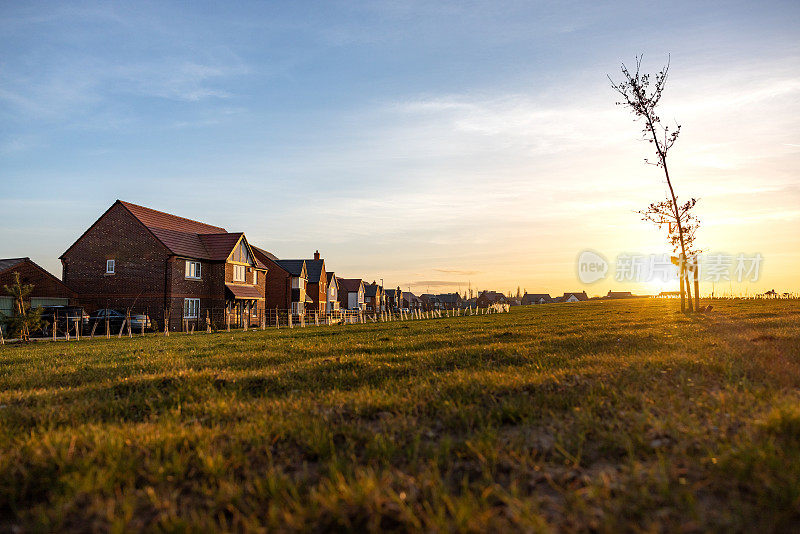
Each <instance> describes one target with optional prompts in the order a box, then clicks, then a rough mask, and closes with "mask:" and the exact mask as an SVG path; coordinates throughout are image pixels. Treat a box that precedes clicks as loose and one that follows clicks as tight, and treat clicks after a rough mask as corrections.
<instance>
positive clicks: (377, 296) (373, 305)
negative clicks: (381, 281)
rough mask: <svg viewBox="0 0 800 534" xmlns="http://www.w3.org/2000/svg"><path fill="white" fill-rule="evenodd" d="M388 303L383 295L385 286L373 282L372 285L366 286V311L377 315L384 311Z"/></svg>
mask: <svg viewBox="0 0 800 534" xmlns="http://www.w3.org/2000/svg"><path fill="white" fill-rule="evenodd" d="M385 304H386V301H385V299H384V295H383V286H381V285H378V284H377V283H375V281H374V280H373V281H372V283H371V284H364V309H365V310H366V311H368V312H372V313H377V312H381V311H384V306H385Z"/></svg>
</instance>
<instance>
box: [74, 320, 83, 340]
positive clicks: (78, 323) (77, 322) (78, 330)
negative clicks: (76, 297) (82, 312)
mask: <svg viewBox="0 0 800 534" xmlns="http://www.w3.org/2000/svg"><path fill="white" fill-rule="evenodd" d="M81 319H83V317H82V316H81V317H78V318H77V319H75V341H80V340H81Z"/></svg>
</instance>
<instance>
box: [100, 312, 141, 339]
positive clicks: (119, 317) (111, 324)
mask: <svg viewBox="0 0 800 534" xmlns="http://www.w3.org/2000/svg"><path fill="white" fill-rule="evenodd" d="M90 319H91V324H92V327H93V328H94V324H95V322H97V328H96V329H95V332H97V333H100V334H105V332H106V319H108V328H109V330H111V332H113V333H118V332H119V329H120V328H122V323H123V322H125V312H124V311H120V310H115V309H112V308H102V309H99V310H97V311H96V312H94V313H93V314H92V316H91V318H90ZM142 325H144V328H145V330H149V329H150V327H151V323H150V317H149V316H148V315H146V314H144V313H132V314H131V330H133V331H134V332H139V331H141V329H142Z"/></svg>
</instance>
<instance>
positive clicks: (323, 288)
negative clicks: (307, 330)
mask: <svg viewBox="0 0 800 534" xmlns="http://www.w3.org/2000/svg"><path fill="white" fill-rule="evenodd" d="M305 261H306V270H307V274H308V288H307V289H306V293H308V296H309V297H311V300H313V301H314V304H313V309H315V310H317V311H318V312H319V313H320V314H321V315H325V311H326V310H327V303H328V279H327V273H326V272H325V260H322V259H320V257H319V250H318V251H316V252H314V259H313V260H305ZM308 311H313V310H312V309H310V308H309V310H308Z"/></svg>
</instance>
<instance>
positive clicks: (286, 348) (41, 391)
mask: <svg viewBox="0 0 800 534" xmlns="http://www.w3.org/2000/svg"><path fill="white" fill-rule="evenodd" d="M676 306H677V304H676V303H675V302H674V301H651V300H642V301H609V302H589V303H580V304H554V305H542V306H535V307H526V308H516V309H513V311H512V312H511V313H509V314H502V315H491V316H477V317H459V318H450V319H439V320H428V321H409V322H393V323H385V324H368V325H350V326H347V327H342V326H338V327H319V328H306V329H303V330H301V329H297V328H295V329H294V330H291V331H290V330H280V331H275V330H270V331H266V332H236V333H230V334H225V333H220V334H213V335H205V334H202V335H201V334H196V335H193V336H188V335H172V336H170V337H169V338H164V337H160V336H149V337H145V338H142V339H135V340H128V339H122V340H117V339H112V340H105V339H103V340H94V341H91V342H86V341H81V342H80V343H75V342H72V343H64V342H60V343H36V344H32V345H28V346H6V347H4V348H0V530H2V531H5V530H8V529H11V528H13V527H15V526H17V527H21V531H55V530H58V531H65V530H66V531H75V530H80V531H85V530H101V531H106V530H113V531H129V530H142V529H148V530H173V531H174V530H198V531H208V530H237V531H239V530H252V531H257V530H269V531H294V530H303V531H306V530H310V531H327V530H332V529H337V530H355V529H359V530H368V531H375V530H418V529H422V530H429V531H486V530H491V531H495V532H504V531H519V530H524V531H531V530H532V531H550V530H558V531H588V530H592V531H597V530H599V531H620V530H622V531H632V530H633V531H664V532H666V531H669V532H673V531H708V530H716V531H762V532H763V531H790V530H793V529H795V528H798V525H800V389H798V388H800V302H797V301H793V302H792V301H724V302H716V303H714V306H715V307H714V310H713V311H712V312H710V313H709V314H708V315H705V316H699V317H692V316H683V315H681V314H679V313H677V312H676Z"/></svg>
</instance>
